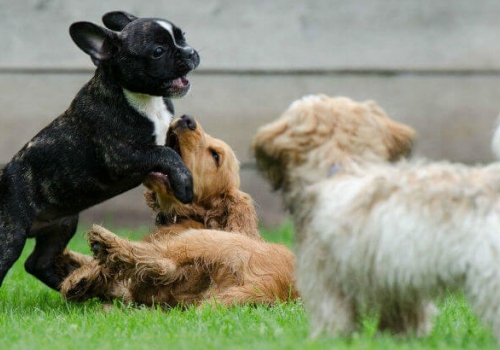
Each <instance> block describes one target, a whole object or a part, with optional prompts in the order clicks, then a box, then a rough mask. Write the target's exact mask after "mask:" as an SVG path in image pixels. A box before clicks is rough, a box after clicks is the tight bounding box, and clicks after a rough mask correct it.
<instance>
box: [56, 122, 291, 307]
mask: <svg viewBox="0 0 500 350" xmlns="http://www.w3.org/2000/svg"><path fill="white" fill-rule="evenodd" d="M167 143H168V145H169V146H170V147H172V148H174V149H175V150H177V151H178V152H179V154H180V155H181V157H182V160H183V161H184V162H185V164H186V165H187V166H188V168H189V169H190V170H191V172H192V174H193V180H194V194H195V198H194V202H193V203H192V204H182V203H180V202H178V201H177V200H176V199H175V197H174V196H173V194H172V192H171V190H170V188H169V187H168V182H166V181H164V180H165V179H164V178H162V175H161V174H153V175H151V176H150V177H149V178H148V180H147V181H146V182H145V185H146V186H147V187H149V188H150V190H151V191H149V192H147V193H146V198H147V201H148V204H149V205H150V206H151V207H153V208H154V209H155V210H156V211H158V217H157V222H158V223H160V224H161V225H160V226H159V227H158V229H157V230H156V231H154V232H152V233H151V234H149V235H148V236H146V237H145V238H144V239H143V240H142V241H141V242H130V241H128V240H125V239H122V238H120V237H118V236H116V235H115V234H113V233H111V232H110V231H108V230H106V229H104V228H102V227H99V226H94V227H93V228H92V230H91V231H90V232H89V233H88V237H89V243H90V245H91V247H92V250H93V251H94V253H95V255H96V260H92V261H91V262H89V263H87V264H86V265H84V266H83V267H81V268H80V269H78V270H77V271H75V272H74V273H73V274H72V275H71V276H70V277H69V278H68V279H67V280H66V281H65V282H64V283H63V285H62V288H61V289H62V293H63V295H64V296H65V297H66V298H67V299H69V300H76V301H82V300H86V299H88V298H90V297H94V296H98V297H101V298H103V299H111V298H124V299H125V300H126V301H133V302H137V303H141V304H146V305H151V304H153V303H156V304H161V305H162V304H166V305H168V306H176V305H177V304H183V305H184V306H187V305H191V304H195V305H200V304H202V303H204V302H206V301H209V302H214V303H219V304H222V305H231V304H234V303H237V304H242V303H265V304H272V303H275V302H276V301H278V300H281V301H287V300H289V299H293V298H296V297H297V292H296V290H295V286H294V285H295V284H294V279H293V260H294V256H293V254H292V253H291V252H290V250H289V249H287V248H286V247H285V246H283V245H280V244H271V243H265V242H263V241H262V239H261V237H260V235H259V232H258V229H257V218H256V214H255V209H254V207H253V203H252V200H251V198H250V196H249V195H248V194H246V193H244V192H242V191H240V190H239V185H240V178H239V165H238V161H237V159H236V156H235V155H234V153H233V151H232V150H231V148H230V147H229V146H228V145H227V144H226V143H224V142H222V141H221V140H218V139H214V138H212V137H210V136H209V135H207V134H205V133H204V132H203V130H202V128H201V126H200V125H199V124H197V123H196V122H195V121H194V120H192V119H190V118H183V119H181V120H177V121H174V122H173V124H172V127H171V128H170V131H169V134H168V141H167ZM215 229H217V230H215ZM222 230H223V231H222Z"/></svg>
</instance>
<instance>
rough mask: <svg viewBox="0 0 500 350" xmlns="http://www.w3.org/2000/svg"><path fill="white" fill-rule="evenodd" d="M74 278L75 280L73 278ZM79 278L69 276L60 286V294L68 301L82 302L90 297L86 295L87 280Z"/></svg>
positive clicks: (87, 288)
mask: <svg viewBox="0 0 500 350" xmlns="http://www.w3.org/2000/svg"><path fill="white" fill-rule="evenodd" d="M75 277H76V278H75ZM80 277H81V276H70V277H69V278H67V279H66V280H64V281H63V283H62V285H61V294H62V296H63V298H64V299H66V300H68V301H77V302H83V301H86V300H88V299H90V298H91V297H92V295H91V294H89V293H88V290H89V280H88V279H87V278H85V277H83V278H80Z"/></svg>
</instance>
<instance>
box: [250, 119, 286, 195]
mask: <svg viewBox="0 0 500 350" xmlns="http://www.w3.org/2000/svg"><path fill="white" fill-rule="evenodd" d="M287 129H288V125H287V122H286V121H285V120H283V119H279V120H277V121H275V122H274V123H272V124H268V125H265V126H262V127H261V128H260V129H259V130H258V131H257V133H256V134H255V136H254V139H253V141H252V151H253V154H254V156H255V160H256V161H257V167H258V168H259V170H260V171H261V172H262V173H264V174H265V176H266V178H267V179H268V180H269V182H270V183H271V186H272V187H273V189H274V190H275V191H277V190H279V189H281V187H282V186H283V181H284V177H285V171H284V170H285V169H284V166H285V163H286V159H284V158H285V155H284V152H283V149H281V148H282V147H281V148H280V147H276V145H275V142H276V139H277V138H278V136H279V135H282V134H283V133H285V132H286V130H287Z"/></svg>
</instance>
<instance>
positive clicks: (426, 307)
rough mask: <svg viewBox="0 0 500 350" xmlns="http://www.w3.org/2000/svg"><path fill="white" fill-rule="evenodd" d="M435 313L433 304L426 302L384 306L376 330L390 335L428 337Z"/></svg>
mask: <svg viewBox="0 0 500 350" xmlns="http://www.w3.org/2000/svg"><path fill="white" fill-rule="evenodd" d="M436 313H437V309H436V307H435V306H434V304H432V303H430V302H427V301H423V302H417V303H415V304H411V305H408V304H406V305H402V304H400V303H393V304H391V305H384V306H383V307H382V311H381V314H380V321H379V324H378V329H379V331H381V332H390V333H392V334H402V335H407V334H409V335H417V336H424V335H428V334H429V333H430V331H431V329H432V318H433V316H434V315H435V314H436Z"/></svg>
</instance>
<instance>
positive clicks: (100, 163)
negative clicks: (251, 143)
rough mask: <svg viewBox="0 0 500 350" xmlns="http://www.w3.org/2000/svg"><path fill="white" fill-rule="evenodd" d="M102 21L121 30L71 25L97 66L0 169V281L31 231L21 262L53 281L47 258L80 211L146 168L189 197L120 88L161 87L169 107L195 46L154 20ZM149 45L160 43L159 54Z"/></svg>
mask: <svg viewBox="0 0 500 350" xmlns="http://www.w3.org/2000/svg"><path fill="white" fill-rule="evenodd" d="M103 21H104V22H105V24H107V25H109V26H111V27H113V29H117V30H121V31H120V32H113V31H111V30H109V29H106V28H103V27H100V26H97V25H95V24H92V23H88V22H78V23H75V24H73V25H72V26H71V28H70V34H71V37H72V38H73V40H74V41H75V43H76V44H77V45H78V46H79V47H80V48H81V49H82V50H83V51H85V52H86V53H88V54H89V55H90V56H91V58H92V61H93V62H94V63H95V64H96V65H97V70H96V73H95V75H94V77H93V78H92V79H91V80H90V81H89V82H88V83H87V84H86V85H85V86H84V87H83V88H82V89H81V90H80V92H79V93H78V94H77V96H76V97H75V99H74V100H73V102H72V103H71V105H70V107H69V108H68V110H66V111H65V112H64V113H63V114H62V115H61V116H60V117H58V118H57V119H55V120H54V121H53V122H52V123H50V124H49V125H48V126H47V127H45V128H44V129H43V130H41V131H40V132H39V133H38V134H37V135H36V136H35V137H34V138H33V139H32V140H31V141H30V142H28V143H27V144H26V145H25V146H24V147H23V148H22V149H21V150H20V151H19V152H18V153H17V154H16V155H15V156H14V158H13V159H12V160H11V162H10V163H8V164H7V165H6V166H5V168H4V169H2V170H1V171H0V285H1V284H2V282H3V279H4V277H5V275H6V274H7V271H8V270H9V269H10V267H11V266H12V264H13V263H14V262H15V261H16V260H17V259H18V258H19V255H20V254H21V251H22V249H23V247H24V245H25V242H26V239H27V238H28V237H34V238H36V246H35V250H34V251H33V253H32V254H31V256H30V257H29V258H28V260H27V261H26V263H25V268H26V270H27V271H28V272H30V273H31V274H33V275H34V276H36V277H37V278H39V279H40V280H41V281H43V282H44V283H46V284H47V285H48V286H50V287H51V288H54V289H56V290H57V289H59V285H60V283H61V281H62V279H63V278H64V277H65V276H59V275H57V274H56V272H55V269H54V264H55V259H56V256H57V255H59V254H60V253H61V252H62V251H63V250H64V248H65V247H66V245H67V243H68V241H69V240H70V239H71V237H72V236H73V235H74V233H75V230H76V227H77V223H78V213H79V212H80V211H82V210H84V209H86V208H88V207H90V206H93V205H95V204H97V203H100V202H102V201H104V200H107V199H109V198H111V197H114V196H116V195H118V194H120V193H122V192H125V191H127V190H130V189H132V188H134V187H136V186H138V185H140V184H141V182H142V181H143V179H144V177H145V176H146V175H147V174H148V173H150V172H156V171H157V172H162V173H164V174H166V175H168V178H169V182H170V184H171V186H172V188H173V190H174V194H175V196H176V197H177V198H178V199H179V200H180V201H182V202H185V203H187V202H190V201H191V200H192V198H193V189H192V178H191V174H190V172H189V170H188V169H187V168H186V166H185V165H184V164H183V163H182V161H181V159H180V157H179V155H178V154H176V153H175V152H174V151H173V150H172V149H170V148H168V147H164V146H158V145H157V144H156V137H155V135H154V125H153V123H152V122H151V121H150V120H149V119H148V118H146V117H145V116H144V115H142V114H141V113H139V112H138V111H137V110H136V109H134V108H133V107H132V106H131V105H130V104H129V103H128V101H127V99H126V97H125V96H124V92H123V88H126V89H127V90H130V91H132V92H135V93H142V94H149V95H154V96H162V97H163V98H165V101H164V102H165V103H164V104H165V108H167V106H168V109H169V110H171V111H172V112H173V106H172V104H171V102H170V101H169V100H168V98H170V97H179V96H182V95H183V94H185V93H187V90H188V89H189V86H187V85H186V86H184V87H181V88H179V86H178V84H177V86H173V80H175V79H177V78H180V77H183V76H185V74H187V73H188V72H189V71H191V70H192V69H194V68H196V66H198V64H199V56H198V54H197V53H196V51H194V50H193V49H191V48H190V47H189V46H187V44H185V41H184V39H183V37H182V38H181V37H180V36H178V37H176V38H175V42H173V40H172V38H171V37H170V36H169V35H168V32H166V31H165V29H164V28H162V27H161V26H159V25H158V23H157V21H158V20H157V19H147V18H139V19H138V18H136V17H135V16H132V15H129V14H126V13H123V12H113V13H110V14H106V15H105V16H104V17H103ZM172 26H173V25H172ZM173 28H175V33H177V34H179V32H180V30H179V29H178V28H177V27H175V26H173ZM180 33H181V35H182V32H180ZM177 34H176V35H177ZM156 47H162V48H163V49H162V50H163V51H164V52H162V55H161V56H160V57H156V56H154V55H153V50H154V49H155V48H156ZM162 50H160V51H162ZM153 56H154V57H153ZM184 81H186V80H184Z"/></svg>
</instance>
